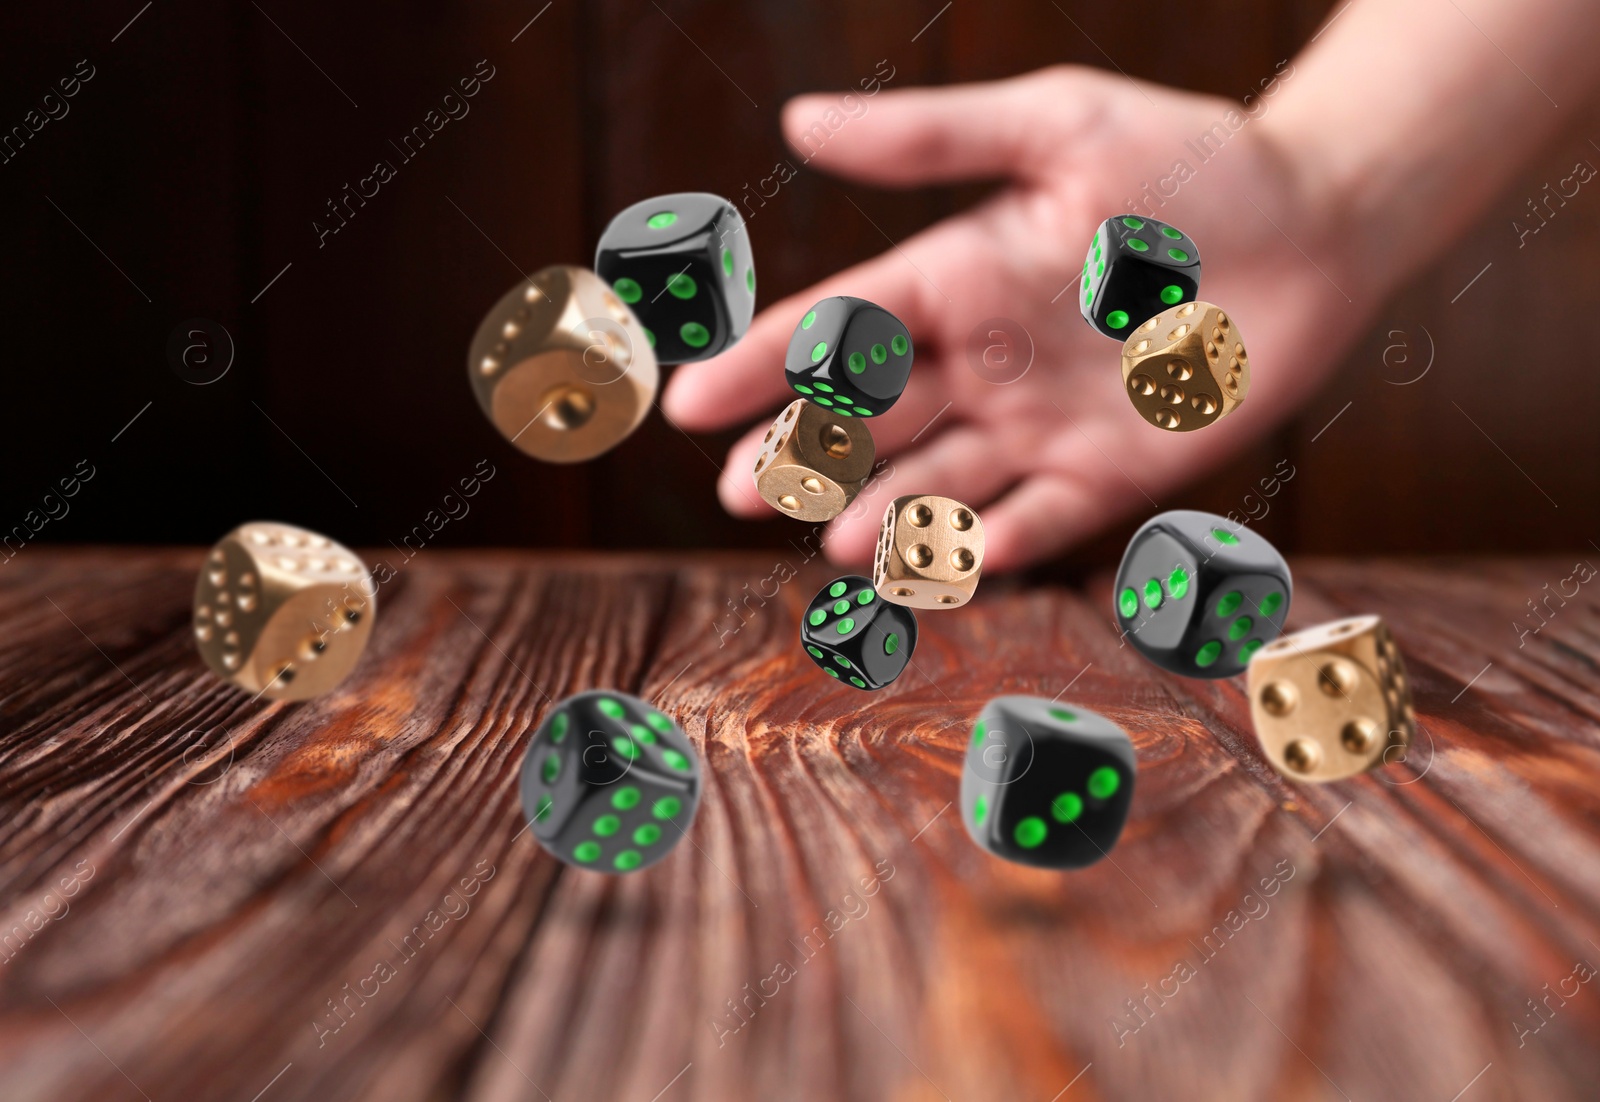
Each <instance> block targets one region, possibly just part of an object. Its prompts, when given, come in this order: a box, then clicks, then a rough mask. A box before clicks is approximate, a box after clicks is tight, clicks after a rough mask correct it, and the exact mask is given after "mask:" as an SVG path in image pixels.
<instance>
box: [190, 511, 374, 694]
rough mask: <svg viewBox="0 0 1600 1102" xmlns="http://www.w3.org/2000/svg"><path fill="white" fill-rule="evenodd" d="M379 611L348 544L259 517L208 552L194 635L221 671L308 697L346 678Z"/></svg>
mask: <svg viewBox="0 0 1600 1102" xmlns="http://www.w3.org/2000/svg"><path fill="white" fill-rule="evenodd" d="M376 612H377V601H376V592H375V587H374V586H373V584H372V582H371V580H370V579H369V577H368V576H367V568H366V566H365V565H364V564H363V563H362V562H361V560H360V559H359V558H357V557H356V555H355V553H354V552H352V551H351V550H350V549H349V548H348V547H345V546H344V545H343V544H340V543H335V542H334V541H333V540H330V539H329V538H328V537H327V536H319V535H318V534H317V533H315V532H308V531H307V530H306V529H304V528H296V527H295V526H294V525H292V524H277V523H274V522H271V521H252V522H250V523H249V524H241V525H240V526H239V527H238V528H235V529H234V530H233V531H232V532H229V533H228V534H227V535H226V536H224V537H223V538H222V540H221V542H219V543H218V544H217V545H216V546H215V547H213V548H212V549H211V553H210V554H209V555H207V556H206V562H205V566H203V567H202V568H201V570H200V579H199V581H198V582H196V583H195V587H194V638H195V643H196V644H197V645H198V646H199V648H200V657H201V658H203V659H205V663H206V665H207V666H210V667H211V669H212V672H214V673H215V674H217V676H219V677H222V678H225V679H226V680H228V681H231V682H232V683H233V684H235V685H237V686H238V687H239V688H241V689H243V690H244V691H245V692H247V693H252V694H256V695H260V696H265V697H269V698H271V699H273V700H307V699H309V698H311V697H313V696H318V695H320V694H321V693H325V692H327V691H328V690H330V689H332V688H333V687H334V686H335V685H337V684H339V682H341V681H343V680H344V678H345V675H346V674H348V673H349V672H350V670H351V669H352V668H353V667H354V666H355V664H356V662H357V660H359V659H360V657H361V652H362V651H363V650H364V649H366V645H367V637H368V636H370V635H371V634H372V619H373V615H374V613H376Z"/></svg>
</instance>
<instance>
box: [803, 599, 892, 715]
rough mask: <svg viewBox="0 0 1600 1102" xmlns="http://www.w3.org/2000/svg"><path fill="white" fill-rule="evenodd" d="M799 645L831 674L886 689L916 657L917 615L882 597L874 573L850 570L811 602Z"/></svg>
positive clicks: (862, 685) (859, 684) (859, 685)
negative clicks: (865, 575) (875, 587)
mask: <svg viewBox="0 0 1600 1102" xmlns="http://www.w3.org/2000/svg"><path fill="white" fill-rule="evenodd" d="M800 645H801V646H803V647H805V649H806V653H807V654H809V655H810V656H811V660H812V661H813V662H815V663H816V664H817V665H818V666H819V667H820V668H821V669H822V672H823V673H826V674H827V675H828V676H829V677H832V678H835V679H836V680H839V681H843V682H845V683H847V684H850V685H854V686H855V687H856V688H858V689H881V688H883V687H884V686H885V685H887V684H889V683H890V682H891V681H893V680H894V679H895V678H897V677H899V676H900V674H901V673H902V672H903V671H904V670H905V668H906V665H907V664H908V663H909V662H910V661H911V652H912V651H914V650H916V649H917V617H916V615H915V614H914V613H913V612H912V611H911V610H910V609H909V608H906V607H905V606H904V605H896V604H890V603H889V602H888V601H885V600H883V599H882V598H881V597H879V596H878V594H877V593H876V592H875V591H874V590H873V588H872V579H871V578H863V577H861V576H860V575H858V574H849V575H846V576H845V577H843V578H835V579H834V580H833V581H831V582H829V583H828V584H827V585H825V586H823V587H822V588H821V589H819V590H818V591H817V595H816V596H815V597H813V598H812V599H811V604H809V605H808V606H806V612H805V617H804V618H803V619H802V620H801V621H800Z"/></svg>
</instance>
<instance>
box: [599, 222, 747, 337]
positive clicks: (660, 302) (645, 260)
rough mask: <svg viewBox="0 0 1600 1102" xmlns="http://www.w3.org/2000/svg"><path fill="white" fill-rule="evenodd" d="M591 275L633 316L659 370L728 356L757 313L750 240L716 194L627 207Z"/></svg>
mask: <svg viewBox="0 0 1600 1102" xmlns="http://www.w3.org/2000/svg"><path fill="white" fill-rule="evenodd" d="M594 268H595V271H596V272H597V273H599V275H600V278H601V279H603V280H605V281H606V282H607V283H608V284H610V285H611V289H612V290H613V291H615V292H616V294H617V297H618V298H620V299H621V300H622V301H623V302H625V303H627V304H628V307H629V308H630V309H631V310H632V311H633V312H634V313H635V314H636V315H637V316H638V318H639V323H640V324H641V325H642V326H643V327H644V331H645V336H646V337H648V338H649V340H650V346H651V347H652V348H654V349H655V353H656V360H657V361H659V362H660V363H664V364H678V363H689V362H690V361H693V360H706V359H710V358H711V357H712V356H715V355H717V354H718V353H719V352H725V351H727V350H728V349H729V348H731V347H733V344H734V342H735V341H737V340H738V339H739V338H740V337H742V336H744V334H745V330H747V329H749V328H750V319H751V317H752V316H753V315H754V314H755V308H756V269H755V262H754V261H753V260H752V259H751V252H750V234H749V232H748V231H747V230H746V229H745V224H744V219H743V218H741V217H740V215H739V211H738V208H736V207H735V206H734V205H733V204H732V203H730V202H728V200H726V199H724V198H722V197H721V196H720V195H711V194H708V193H706V192H697V191H686V192H679V193H678V194H675V195H658V196H656V197H655V198H653V199H644V200H641V201H640V202H637V203H635V204H633V206H631V207H629V208H628V209H627V210H625V211H623V212H622V213H621V214H619V215H617V216H616V217H615V218H613V219H612V220H611V224H610V225H608V226H607V227H606V231H605V233H603V234H601V235H600V246H599V248H598V249H597V250H596V251H595V258H594Z"/></svg>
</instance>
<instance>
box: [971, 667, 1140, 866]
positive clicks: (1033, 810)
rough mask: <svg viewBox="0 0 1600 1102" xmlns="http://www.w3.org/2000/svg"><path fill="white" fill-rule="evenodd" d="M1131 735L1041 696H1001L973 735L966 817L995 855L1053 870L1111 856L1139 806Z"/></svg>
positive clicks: (977, 837)
mask: <svg viewBox="0 0 1600 1102" xmlns="http://www.w3.org/2000/svg"><path fill="white" fill-rule="evenodd" d="M1135 770H1136V761H1135V758H1134V753H1133V744H1132V743H1131V742H1129V741H1128V736H1127V734H1126V733H1125V732H1124V731H1123V730H1122V728H1120V727H1118V726H1117V725H1116V724H1115V723H1112V722H1111V721H1110V720H1109V719H1106V718H1105V717H1104V716H1102V715H1098V714H1096V713H1094V712H1091V711H1088V710H1086V709H1084V708H1079V707H1078V706H1077V705H1075V704H1065V703H1059V702H1057V701H1053V700H1046V699H1045V698H1044V697H1039V696H1002V697H996V698H995V699H994V700H991V701H989V703H988V704H987V705H985V706H984V709H983V712H982V713H981V714H980V715H979V716H978V722H977V723H976V724H974V725H973V728H972V742H971V745H970V746H969V747H968V749H967V760H966V766H965V768H963V769H962V771H961V820H962V822H964V823H965V824H966V826H967V833H968V834H970V835H972V839H973V841H975V842H977V843H978V845H980V846H982V847H983V848H984V849H986V850H988V851H989V852H990V853H993V854H994V855H996V856H997V857H1004V858H1005V859H1006V860H1008V861H1016V862H1017V863H1019V864H1023V865H1037V866H1039V867H1041V868H1049V869H1075V868H1081V867H1083V866H1084V865H1092V864H1094V863H1095V862H1096V861H1098V860H1100V858H1102V857H1104V856H1105V855H1106V854H1107V853H1109V852H1110V851H1111V847H1112V846H1114V845H1116V844H1117V838H1118V837H1120V836H1121V834H1122V826H1123V824H1124V823H1125V822H1127V819H1128V807H1129V805H1130V804H1132V803H1133V779H1134V773H1135Z"/></svg>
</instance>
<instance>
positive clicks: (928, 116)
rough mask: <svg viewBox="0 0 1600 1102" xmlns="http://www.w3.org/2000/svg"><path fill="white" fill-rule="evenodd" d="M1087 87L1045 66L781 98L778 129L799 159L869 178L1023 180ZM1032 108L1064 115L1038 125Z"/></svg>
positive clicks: (1055, 150) (1053, 147)
mask: <svg viewBox="0 0 1600 1102" xmlns="http://www.w3.org/2000/svg"><path fill="white" fill-rule="evenodd" d="M1066 84H1078V85H1082V86H1081V87H1077V88H1073V89H1068V88H1066V87H1063V85H1066ZM1091 90H1092V84H1089V83H1088V82H1083V81H1081V80H1075V79H1074V77H1073V75H1072V73H1071V72H1070V71H1064V70H1053V71H1052V70H1047V71H1045V72H1042V73H1033V74H1029V75H1027V76H1021V77H1013V78H1011V79H1009V80H997V81H990V82H986V83H982V84H958V85H952V86H948V87H944V88H909V89H906V90H904V91H893V92H883V93H880V94H879V95H877V96H875V97H871V98H867V97H862V96H858V95H856V94H854V93H849V94H847V95H844V96H840V95H827V94H820V95H804V96H797V97H795V98H794V99H792V100H790V101H789V102H788V103H787V104H785V105H784V109H783V132H784V136H785V137H786V138H787V139H788V142H789V144H790V146H791V147H793V149H794V150H795V152H796V153H798V154H799V155H800V156H801V157H803V158H804V159H805V161H806V162H807V163H810V164H814V165H815V166H816V167H819V168H822V169H824V170H825V171H828V172H832V173H836V174H838V175H840V176H848V177H851V178H853V179H857V180H863V181H868V182H871V183H877V184H887V185H891V186H906V185H910V184H925V183H939V182H944V181H951V180H970V179H975V178H983V177H996V176H1005V177H1012V178H1026V177H1028V176H1030V175H1032V174H1033V173H1035V172H1037V171H1038V170H1039V169H1041V168H1042V167H1043V166H1045V165H1047V164H1049V163H1050V162H1051V160H1052V158H1054V157H1057V156H1059V154H1060V151H1061V148H1062V145H1063V143H1062V141H1061V139H1062V137H1063V136H1068V137H1070V130H1071V126H1070V117H1071V115H1072V114H1074V113H1075V114H1079V115H1082V114H1083V113H1084V112H1085V108H1086V104H1085V103H1084V102H1083V101H1084V100H1085V98H1086V97H1087V95H1088V94H1089V93H1090V91H1091ZM1042 112H1049V113H1053V114H1063V115H1067V116H1068V117H1067V118H1066V119H1062V120H1059V123H1058V122H1057V121H1056V120H1052V124H1051V125H1048V126H1041V125H1040V123H1039V119H1040V115H1041V113H1042ZM1061 124H1065V125H1061ZM1064 130H1065V131H1067V133H1066V135H1064V134H1063V131H1064Z"/></svg>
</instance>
